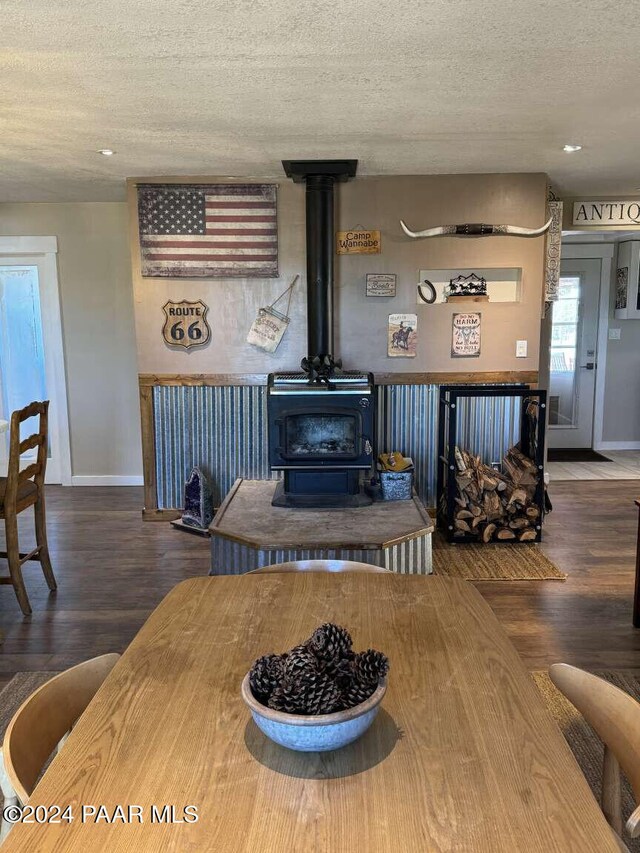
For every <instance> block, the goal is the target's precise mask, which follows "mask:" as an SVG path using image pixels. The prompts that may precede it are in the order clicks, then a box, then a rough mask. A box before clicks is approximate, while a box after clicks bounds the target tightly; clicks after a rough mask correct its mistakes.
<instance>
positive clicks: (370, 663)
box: [353, 649, 389, 687]
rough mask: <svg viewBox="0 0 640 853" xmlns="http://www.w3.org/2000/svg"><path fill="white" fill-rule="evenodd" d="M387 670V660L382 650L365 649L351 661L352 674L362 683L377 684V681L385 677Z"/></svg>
mask: <svg viewBox="0 0 640 853" xmlns="http://www.w3.org/2000/svg"><path fill="white" fill-rule="evenodd" d="M388 671H389V661H388V659H387V657H386V656H385V655H383V654H382V652H377V651H376V650H375V649H367V651H366V652H360V654H357V655H356V657H355V660H354V661H353V674H354V678H355V680H356V681H359V682H361V683H362V684H372V685H374V686H375V687H377V686H378V682H379V681H380V680H381V679H382V678H384V677H385V675H386V674H387V672H388Z"/></svg>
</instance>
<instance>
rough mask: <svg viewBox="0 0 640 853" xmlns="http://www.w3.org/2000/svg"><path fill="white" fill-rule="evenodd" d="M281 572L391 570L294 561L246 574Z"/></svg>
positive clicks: (366, 565) (336, 562)
mask: <svg viewBox="0 0 640 853" xmlns="http://www.w3.org/2000/svg"><path fill="white" fill-rule="evenodd" d="M279 572H386V573H387V574H389V573H390V572H391V569H385V568H383V567H382V566H372V565H371V564H370V563H356V562H354V561H353V560H294V561H293V562H291V563H275V564H274V565H273V566H263V567H262V568H261V569H254V570H253V571H252V572H246V574H248V575H269V574H276V573H279Z"/></svg>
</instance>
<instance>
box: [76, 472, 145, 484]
mask: <svg viewBox="0 0 640 853" xmlns="http://www.w3.org/2000/svg"><path fill="white" fill-rule="evenodd" d="M71 485H72V486H142V485H143V482H142V475H138V474H135V475H133V476H127V475H126V474H99V475H98V476H94V475H92V474H74V475H73V476H72V477H71Z"/></svg>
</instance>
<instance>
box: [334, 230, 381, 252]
mask: <svg viewBox="0 0 640 853" xmlns="http://www.w3.org/2000/svg"><path fill="white" fill-rule="evenodd" d="M381 251H382V244H381V240H380V232H379V231H366V230H364V229H358V230H356V229H354V230H353V231H337V232H336V252H337V253H338V254H339V255H379V254H380V252H381Z"/></svg>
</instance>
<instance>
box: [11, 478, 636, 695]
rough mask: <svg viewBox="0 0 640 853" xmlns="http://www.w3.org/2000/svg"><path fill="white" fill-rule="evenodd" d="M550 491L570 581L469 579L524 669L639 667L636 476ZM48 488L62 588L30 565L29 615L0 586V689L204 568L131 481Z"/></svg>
mask: <svg viewBox="0 0 640 853" xmlns="http://www.w3.org/2000/svg"><path fill="white" fill-rule="evenodd" d="M550 488H551V492H550V493H551V498H552V500H553V504H554V511H553V512H552V513H551V514H550V515H549V516H548V518H547V521H546V525H545V542H544V543H543V544H542V546H541V547H542V548H543V550H544V551H545V553H546V554H547V555H548V556H549V557H550V558H551V559H552V560H553V561H554V562H555V563H557V565H558V566H559V567H560V568H561V569H562V570H563V571H565V572H567V574H568V576H569V577H568V579H567V581H566V582H565V583H560V582H558V581H537V582H532V581H523V582H517V581H492V582H484V583H478V584H477V587H478V589H479V590H480V592H481V593H482V594H483V595H484V597H485V598H486V600H487V601H488V602H489V604H490V605H491V607H492V608H493V610H494V611H495V613H496V615H497V616H498V618H499V619H500V621H501V622H502V624H503V625H504V626H505V628H506V630H507V632H508V634H509V636H510V637H511V639H512V641H513V642H514V644H515V646H516V648H517V649H518V651H519V653H520V655H521V656H522V658H523V660H524V662H525V665H526V666H527V667H529V668H530V669H543V668H545V667H547V666H548V665H549V664H550V663H553V662H555V661H566V662H568V663H574V664H576V665H578V666H583V667H587V668H594V669H595V668H630V669H636V670H639V671H640V630H635V629H634V628H633V627H632V625H631V611H632V603H633V602H632V599H633V582H634V568H635V562H634V561H635V542H636V525H637V513H636V507H635V505H634V498H636V497H638V496H639V495H640V485H639V484H638V483H634V482H633V481H615V482H614V481H590V482H576V481H574V482H565V483H552V484H551V487H550ZM46 494H47V527H48V531H49V546H50V550H51V555H52V562H53V566H54V570H55V572H56V576H57V579H58V592H57V593H55V594H51V595H49V593H48V589H47V586H46V584H45V582H44V578H43V576H42V572H41V570H40V566H39V565H38V564H37V563H31V564H26V565H25V567H24V572H25V583H26V586H27V590H28V592H29V597H30V599H31V604H32V607H33V615H32V616H31V617H27V618H23V617H22V614H21V612H20V608H19V607H18V603H17V601H16V598H15V595H14V592H13V589H12V588H11V587H10V586H0V630H2V632H3V633H4V635H5V640H4V644H3V645H1V646H0V687H1V686H2V685H3V684H4V683H6V682H7V681H8V680H9V679H10V678H11V676H12V675H13V673H15V672H17V671H25V670H60V669H64V668H65V667H68V666H71V665H72V664H74V663H78V662H79V661H81V660H84V659H86V658H89V657H92V656H94V655H98V654H103V653H105V652H110V651H122V650H123V649H124V648H125V647H126V646H127V645H128V644H129V643H130V642H131V640H132V639H133V637H134V635H135V634H136V632H137V631H138V629H139V628H140V627H141V625H142V624H143V623H144V621H145V619H146V618H147V616H148V615H149V613H150V612H151V611H152V610H153V609H154V607H155V606H156V605H157V604H158V603H159V601H160V600H161V599H162V598H163V596H164V595H165V594H166V593H167V592H168V591H169V590H170V589H172V587H174V586H175V585H176V584H177V583H179V582H180V581H181V580H183V579H184V578H188V577H194V576H199V575H205V574H206V573H207V572H208V569H209V540H208V539H205V538H201V537H198V536H194V535H190V534H188V533H183V532H182V531H177V530H174V529H173V528H172V527H171V526H170V525H169V524H166V523H156V522H143V521H142V518H141V515H140V507H141V506H142V490H141V489H139V488H132V487H129V488H126V487H125V488H62V487H58V486H50V487H47V490H46ZM20 521H21V547H22V550H29V548H25V547H24V546H30V545H31V543H32V542H33V540H34V535H33V518H32V515H31V511H30V510H29V511H27V512H25V513H23V514H22V516H21V518H20ZM2 538H3V533H0V540H2ZM0 570H1V571H2V572H3V573H4V571H5V568H4V566H2V568H1V569H0Z"/></svg>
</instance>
